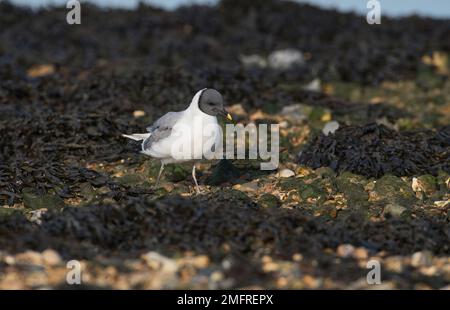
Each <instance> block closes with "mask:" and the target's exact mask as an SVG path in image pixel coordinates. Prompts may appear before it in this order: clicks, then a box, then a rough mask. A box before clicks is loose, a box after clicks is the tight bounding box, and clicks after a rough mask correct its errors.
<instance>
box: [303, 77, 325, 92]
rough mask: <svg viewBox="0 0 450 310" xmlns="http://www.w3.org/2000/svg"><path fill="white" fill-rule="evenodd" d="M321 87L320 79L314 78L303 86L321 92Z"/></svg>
mask: <svg viewBox="0 0 450 310" xmlns="http://www.w3.org/2000/svg"><path fill="white" fill-rule="evenodd" d="M320 88H321V81H320V79H314V80H312V81H311V82H310V83H308V84H306V85H305V86H303V89H304V90H307V91H312V92H319V91H320Z"/></svg>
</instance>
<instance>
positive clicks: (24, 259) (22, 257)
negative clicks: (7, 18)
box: [16, 251, 43, 265]
mask: <svg viewBox="0 0 450 310" xmlns="http://www.w3.org/2000/svg"><path fill="white" fill-rule="evenodd" d="M16 263H18V264H25V265H42V263H43V260H42V255H41V253H39V252H35V251H25V252H23V253H20V254H17V255H16Z"/></svg>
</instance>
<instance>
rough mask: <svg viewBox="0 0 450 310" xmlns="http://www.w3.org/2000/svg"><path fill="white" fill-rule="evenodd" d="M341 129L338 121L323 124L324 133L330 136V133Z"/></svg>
mask: <svg viewBox="0 0 450 310" xmlns="http://www.w3.org/2000/svg"><path fill="white" fill-rule="evenodd" d="M338 129H339V123H338V122H337V121H330V122H328V123H326V124H325V126H323V129H322V133H323V134H324V135H325V136H328V135H329V134H330V133H331V134H333V133H335V132H336V130H338Z"/></svg>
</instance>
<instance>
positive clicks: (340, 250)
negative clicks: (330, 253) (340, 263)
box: [336, 244, 355, 258]
mask: <svg viewBox="0 0 450 310" xmlns="http://www.w3.org/2000/svg"><path fill="white" fill-rule="evenodd" d="M354 252H355V247H354V246H353V245H351V244H341V245H339V246H338V247H337V249H336V254H337V255H338V256H340V257H342V258H348V257H351V256H353V253H354Z"/></svg>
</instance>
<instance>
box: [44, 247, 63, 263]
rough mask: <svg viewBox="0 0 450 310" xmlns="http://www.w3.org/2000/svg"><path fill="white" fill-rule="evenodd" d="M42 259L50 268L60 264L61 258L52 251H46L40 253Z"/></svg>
mask: <svg viewBox="0 0 450 310" xmlns="http://www.w3.org/2000/svg"><path fill="white" fill-rule="evenodd" d="M42 259H43V260H44V262H45V263H46V264H47V265H50V266H56V265H59V264H61V256H59V254H58V252H56V251H55V250H52V249H47V250H45V251H44V252H42Z"/></svg>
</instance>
